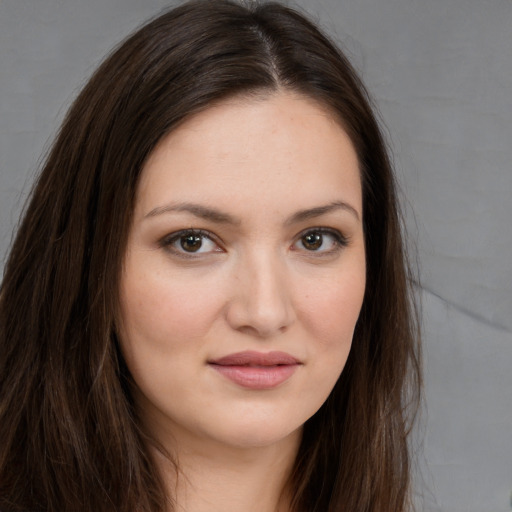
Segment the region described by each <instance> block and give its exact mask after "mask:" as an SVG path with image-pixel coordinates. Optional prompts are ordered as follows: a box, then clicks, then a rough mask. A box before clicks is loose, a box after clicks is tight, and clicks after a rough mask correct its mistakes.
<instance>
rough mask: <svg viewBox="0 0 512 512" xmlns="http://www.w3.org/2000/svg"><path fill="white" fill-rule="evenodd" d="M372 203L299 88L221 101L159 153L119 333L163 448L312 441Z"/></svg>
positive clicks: (344, 348)
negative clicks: (307, 428)
mask: <svg viewBox="0 0 512 512" xmlns="http://www.w3.org/2000/svg"><path fill="white" fill-rule="evenodd" d="M361 195H362V194H361V183H360V176H359V169H358V161H357V157H356V154H355V151H354V148H353V146H352V143H351V141H350V139H349V137H348V136H347V134H346V133H345V132H344V130H343V129H342V128H341V127H340V125H339V124H338V123H337V122H336V121H335V120H334V119H333V117H332V116H331V115H330V114H329V112H327V111H326V110H325V109H324V108H322V107H321V106H320V105H319V104H317V103H315V102H314V101H312V100H310V99H307V98H305V97H302V96H298V95H293V94H291V93H283V92H281V93H277V94H274V95H269V96H267V97H262V98H259V99H247V98H244V99H232V100H229V101H225V102H223V103H221V104H219V105H217V106H215V107H212V108H210V109H208V110H206V111H204V112H202V113H200V114H198V115H196V116H195V117H192V118H191V119H189V120H187V121H186V122H185V123H184V124H182V125H181V126H180V127H179V128H177V129H176V130H174V131H173V132H172V133H170V134H169V135H168V136H166V137H165V138H164V139H163V140H162V141H161V142H160V144H159V145H158V146H157V148H156V149H155V150H154V152H153V153H152V154H151V156H150V158H149V160H148V161H147V163H146V165H145V167H144V169H143V171H142V176H141V181H140V185H139V188H138V192H137V197H136V204H135V211H134V219H133V224H132V226H131V231H130V233H129V240H128V247H127V251H126V255H125V260H124V266H123V274H122V280H121V290H120V302H121V322H120V324H121V325H120V333H119V334H120V341H121V347H122V351H123V354H124V357H125V359H126V363H127V365H128V368H129V370H130V372H131V374H132V376H133V379H134V381H135V383H136V385H137V391H136V400H137V404H138V407H139V408H140V409H141V411H142V416H143V418H145V419H146V421H147V422H148V425H149V426H150V428H152V429H153V431H154V432H155V433H156V434H157V436H160V438H161V440H163V438H164V437H165V436H172V438H173V439H174V440H176V442H177V443H178V444H179V443H180V442H186V441H187V440H188V441H190V442H192V443H194V445H195V446H199V445H198V444H197V443H203V444H204V443H216V444H217V445H218V443H220V444H221V445H230V446H231V447H234V446H237V447H254V446H264V445H271V444H274V443H278V442H281V441H284V440H286V439H287V438H288V439H290V438H291V437H292V436H295V437H296V436H297V435H299V434H300V429H301V426H302V425H303V423H304V422H305V421H306V420H307V419H308V418H310V417H311V416H312V415H313V414H314V413H315V412H316V411H317V410H318V409H319V407H320V406H321V405H322V403H323V402H324V401H325V400H326V398H327V396H328V395H329V393H330V392H331V390H332V388H333V386H334V384H335V382H336V380H337V379H338V377H339V375H340V373H341V371H342V370H343V366H344V365H345V362H346V359H347V356H348V353H349V350H350V345H351V342H352V335H353V331H354V327H355V324H356V321H357V318H358V315H359V311H360V308H361V304H362V301H363V294H364V289H365V252H364V239H363V226H362V213H363V212H362V198H361Z"/></svg>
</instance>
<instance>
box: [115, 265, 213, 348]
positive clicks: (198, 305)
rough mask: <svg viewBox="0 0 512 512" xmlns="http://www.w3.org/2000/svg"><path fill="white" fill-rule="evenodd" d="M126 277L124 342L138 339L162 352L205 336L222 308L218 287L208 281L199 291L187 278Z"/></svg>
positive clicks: (133, 275)
mask: <svg viewBox="0 0 512 512" xmlns="http://www.w3.org/2000/svg"><path fill="white" fill-rule="evenodd" d="M127 275H128V276H130V277H128V278H126V279H125V280H124V283H123V287H122V292H121V307H122V311H121V316H122V318H123V327H124V332H125V338H126V337H127V338H128V339H129V338H132V337H136V338H139V339H141V341H143V342H145V343H151V344H153V345H155V347H159V348H160V349H161V350H162V351H166V352H167V351H172V350H173V348H174V347H175V346H176V344H177V343H179V342H181V341H183V342H188V343H190V342H191V341H193V340H194V339H198V338H199V337H200V336H202V335H204V333H205V330H208V328H209V326H210V324H211V322H212V319H213V318H215V317H216V316H217V314H218V311H219V309H220V308H221V307H222V301H221V298H220V297H219V289H218V286H217V287H215V286H214V285H213V283H208V281H207V280H206V281H204V280H203V281H202V282H201V286H200V287H198V283H197V280H194V281H191V280H190V279H188V278H187V276H186V275H180V274H177V275H176V274H174V273H173V275H165V274H161V273H152V272H147V273H140V274H134V273H131V274H129V273H128V274H127ZM171 342H172V343H171Z"/></svg>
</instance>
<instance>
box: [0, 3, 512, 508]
mask: <svg viewBox="0 0 512 512" xmlns="http://www.w3.org/2000/svg"><path fill="white" fill-rule="evenodd" d="M165 5H167V2H164V1H163V0H0V116H1V123H0V257H2V255H4V254H5V252H6V251H7V249H8V246H9V241H10V236H11V232H12V229H13V227H14V225H15V223H16V219H17V216H18V214H19V211H20V208H21V206H22V204H23V201H24V199H25V197H26V194H27V193H28V191H29V189H30V184H31V181H32V180H33V177H34V174H35V172H36V170H37V167H38V163H39V160H40V155H41V154H42V152H43V150H44V149H45V148H46V147H47V144H48V142H49V140H51V138H52V136H53V134H54V133H55V130H56V128H57V126H58V124H59V121H60V120H61V118H62V116H63V114H64V112H65V109H66V106H67V105H68V104H69V102H70V101H71V100H72V98H73V97H74V95H75V94H76V91H77V90H78V89H79V87H80V86H81V85H82V84H83V83H84V80H85V79H86V77H87V76H88V75H89V74H90V73H91V71H92V70H93V69H94V66H95V65H96V64H97V63H98V61H99V60H100V58H101V57H102V56H103V55H104V54H105V53H106V52H107V51H108V50H109V49H110V47H111V46H112V45H113V44H115V43H116V42H117V41H118V40H120V39H121V38H122V37H124V36H125V35H126V34H127V33H128V32H129V31H130V30H131V29H132V28H134V27H135V26H136V25H138V24H139V22H141V21H142V20H144V19H146V18H147V17H148V16H151V15H154V14H156V13H157V12H159V11H160V9H162V8H163V7H164V6H165ZM299 5H302V6H303V7H305V8H306V9H307V10H308V11H309V12H310V13H312V14H313V16H314V17H315V18H316V19H317V20H319V21H320V22H321V23H322V24H323V26H324V27H325V28H326V29H327V30H328V31H329V32H330V33H331V34H332V35H333V36H334V37H335V38H336V39H337V40H338V41H339V42H340V43H341V44H342V45H343V46H344V47H345V49H346V50H347V52H348V54H349V55H350V57H351V58H352V60H353V62H354V64H355V65H356V67H357V68H358V69H359V71H360V72H361V74H362V75H363V78H364V80H365V81H366V83H367V84H368V86H369V89H370V91H371V92H372V93H373V95H374V97H375V99H376V101H377V103H378V105H379V107H380V110H381V113H382V117H383V119H384V120H385V125H386V132H387V136H388V138H389V142H390V145H391V147H392V150H393V152H394V157H395V161H396V167H397V172H398V175H399V178H400V181H401V184H402V187H403V191H404V196H405V197H406V199H407V203H406V209H407V222H408V224H409V229H410V237H411V246H412V247H414V246H415V247H416V249H415V250H416V251H417V254H418V257H419V260H420V264H421V268H422V290H421V296H422V300H423V312H424V314H423V316H424V337H425V372H426V375H425V377H426V398H427V400H426V402H427V405H426V410H425V412H424V415H423V421H422V426H423V429H422V434H421V435H418V436H417V438H418V439H420V440H421V439H422V441H421V442H422V443H423V447H421V446H419V445H420V441H416V443H415V445H416V446H417V447H418V446H419V448H420V449H421V448H423V455H421V456H420V462H421V464H420V466H421V473H422V475H423V483H422V484H421V485H420V484H418V493H419V494H422V496H423V497H422V499H421V501H420V509H422V510H426V511H443V512H506V511H509V510H510V509H511V504H510V493H511V490H512V434H511V433H512V258H511V257H510V252H511V249H512V229H511V224H512V202H511V200H510V195H511V193H512V0H429V1H426V0H423V1H420V0H302V1H300V2H299Z"/></svg>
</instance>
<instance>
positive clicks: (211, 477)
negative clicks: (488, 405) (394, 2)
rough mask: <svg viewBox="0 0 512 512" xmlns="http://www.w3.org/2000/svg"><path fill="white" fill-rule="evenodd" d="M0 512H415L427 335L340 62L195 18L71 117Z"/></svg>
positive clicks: (298, 19)
mask: <svg viewBox="0 0 512 512" xmlns="http://www.w3.org/2000/svg"><path fill="white" fill-rule="evenodd" d="M0 329H1V330H0V336H1V338H0V342H1V352H0V392H1V395H0V404H1V405H0V438H1V439H2V440H3V441H2V446H1V447H0V510H2V511H3V510H48V511H56V510H59V511H60V510H74V511H78V510H82V511H90V510H95V511H103V510H104V511H107V510H108V511H111V510H116V511H124V510H125V511H150V510H151V511H170V510H176V511H178V510H187V511H188V512H195V511H199V510H201V511H202V510H208V511H213V510H245V511H251V510H255V511H256V510H257V511H263V512H265V511H280V512H291V511H294V512H312V511H317V512H325V511H341V510H354V511H355V510H357V511H380V512H382V511H383V510H389V511H393V512H395V511H405V510H408V509H409V508H410V478H409V470H410V467H409V466H410V464H409V456H408V450H407V434H408V432H409V428H410V421H411V420H412V416H413V415H414V409H415V405H416V403H417V397H418V385H419V380H420V377H419V373H420V372H419V364H418V357H419V356H418V351H417V340H418V336H417V332H416V322H415V317H414V308H413V307H412V302H411V297H410V292H409V279H408V270H407V265H406V260H405V255H404V252H403V246H402V241H401V230H400V221H399V215H398V211H397V202H396V197H395V190H394V184H393V176H392V172H391V169H390V164H389V161H388V158H387V155H386V151H385V147H384V144H383V141H382V137H381V135H380V132H379V129H378V126H377V123H376V121H375V118H374V116H373V114H372V111H371V108H370V106H369V101H368V98H367V95H366V93H365V90H364V87H363V85H362V84H361V83H360V81H359V79H358V78H357V76H356V75H355V73H354V71H353V70H352V68H351V66H350V65H349V63H348V62H347V61H346V59H345V58H344V56H343V55H342V54H341V53H340V52H339V50H337V49H336V48H335V47H334V46H333V45H332V43H330V42H329V41H328V39H327V38H326V37H325V36H324V35H322V34H321V33H320V32H319V31H318V29H317V28H316V27H315V26H314V25H312V24H311V23H310V22H309V21H307V20H306V19H304V17H303V16H302V15H300V14H298V13H297V12H295V11H293V10H291V9H289V8H286V7H284V6H281V5H279V4H276V3H268V4H265V3H264V4H251V5H250V6H242V5H239V4H237V3H234V2H231V1H228V0H214V1H198V2H197V1H196V2H190V3H186V4H183V5H182V6H180V7H177V8H175V9H173V10H171V11H169V12H168V13H166V14H164V15H162V16H160V17H159V18H156V19H155V20H153V21H152V22H150V23H148V24H147V25H146V26H144V27H142V28H141V29H140V30H139V31H138V32H136V33H135V34H134V35H133V36H131V37H130V38H129V39H127V40H126V41H125V42H124V43H123V44H122V45H121V46H120V47H119V48H118V49H117V50H116V51H115V52H114V53H113V54H112V55H111V56H110V57H109V58H108V59H107V60H106V61H105V62H104V63H103V64H102V66H101V67H100V68H99V69H98V71H97V72H96V73H95V74H94V76H93V77H92V78H91V80H90V81H89V83H88V84H87V85H86V87H85V88H84V90H83V91H82V93H81V94H80V95H79V97H78V98H77V99H76V101H75V103H74V105H73V106H72V108H71V109H70V111H69V113H68V116H67V118H66V120H65V121H64V123H63V126H62V129H61V131H60V134H59V135H58V137H57V140H56V142H55V144H54V146H53V149H52V151H51V152H50V154H49V156H48V159H47V161H46V164H45V166H44V168H43V170H42V173H41V175H40V177H39V179H38V182H37V184H36V186H35V188H34V191H33V193H32V197H31V200H30V202H29V204H28V206H27V209H26V211H25V214H24V218H23V221H22V223H21V225H20V228H19V230H18V234H17V237H16V239H15V241H14V244H13V247H12V250H11V253H10V256H9V259H8V261H7V265H6V269H5V275H4V280H3V284H2V291H1V297H0Z"/></svg>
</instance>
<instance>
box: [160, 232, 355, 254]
mask: <svg viewBox="0 0 512 512" xmlns="http://www.w3.org/2000/svg"><path fill="white" fill-rule="evenodd" d="M309 234H317V235H321V236H323V235H328V236H331V237H332V238H333V242H334V247H333V248H331V249H328V250H323V251H316V250H308V249H306V247H304V244H303V245H302V249H303V250H304V251H305V252H306V254H308V256H313V257H322V256H329V255H333V254H335V253H337V252H339V251H340V250H341V249H343V248H344V247H346V246H347V245H348V243H349V239H348V238H347V237H346V236H344V235H343V234H342V233H341V232H340V231H338V230H336V229H331V228H324V227H317V228H316V227H314V228H308V229H306V230H304V231H302V232H301V233H299V234H298V236H297V237H296V239H295V241H294V242H293V244H292V248H293V247H295V245H296V244H298V243H300V241H301V240H303V239H304V238H305V237H306V236H307V235H309ZM187 236H188V237H197V238H200V239H201V240H202V241H204V240H205V239H206V240H209V241H211V242H212V243H214V244H215V245H216V246H217V247H218V250H215V251H207V252H193V251H191V252H187V251H185V250H179V249H177V248H175V247H173V244H175V243H176V242H178V241H179V240H180V239H182V238H184V237H187ZM323 242H324V241H323V240H322V244H323ZM159 245H160V246H161V247H162V248H164V249H166V250H168V251H170V252H172V253H173V254H174V255H176V256H179V257H180V258H185V259H197V258H199V257H201V255H202V254H208V253H209V252H224V250H223V249H222V244H221V243H220V241H219V240H218V238H217V237H216V236H214V235H213V234H212V233H211V232H210V231H206V230H203V229H192V228H190V229H182V230H180V231H176V232H174V233H171V234H169V235H167V236H165V237H164V238H162V239H161V240H160V242H159ZM200 248H201V247H200ZM296 250H301V249H296Z"/></svg>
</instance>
